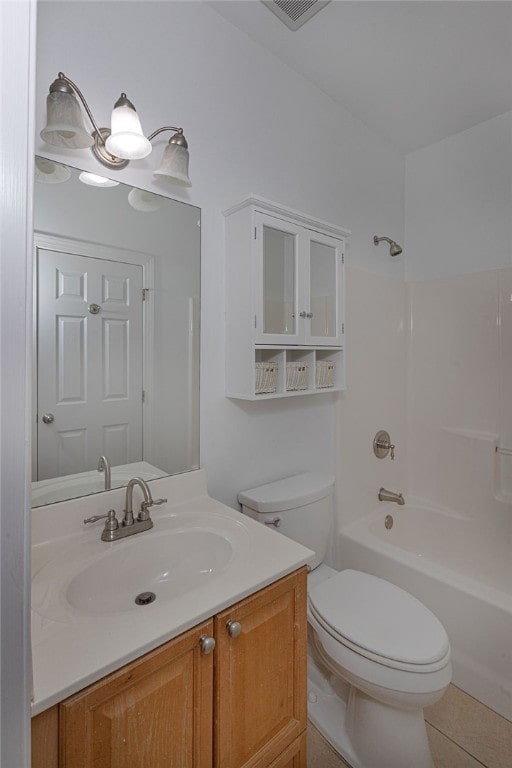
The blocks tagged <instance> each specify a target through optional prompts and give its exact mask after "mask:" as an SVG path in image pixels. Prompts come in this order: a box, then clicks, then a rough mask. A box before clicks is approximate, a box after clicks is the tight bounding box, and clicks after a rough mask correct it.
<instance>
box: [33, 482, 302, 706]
mask: <svg viewBox="0 0 512 768" xmlns="http://www.w3.org/2000/svg"><path fill="white" fill-rule="evenodd" d="M150 488H151V491H152V494H153V498H155V499H156V498H157V497H160V496H163V497H167V499H168V502H167V503H166V504H164V505H162V506H160V507H153V509H152V510H151V516H152V518H153V520H154V528H152V529H151V530H150V531H147V532H144V533H138V534H135V535H134V536H130V537H128V538H126V539H121V540H119V541H116V542H113V543H105V542H103V541H101V540H100V534H101V531H102V528H103V521H99V522H98V523H95V524H92V525H88V526H84V524H83V519H84V518H85V517H89V516H91V515H94V514H104V513H105V512H106V511H107V510H108V509H110V508H115V509H116V510H117V511H118V516H119V512H120V510H121V509H122V508H123V506H124V496H125V492H124V489H116V490H113V491H108V492H106V493H104V494H100V495H97V496H88V497H84V498H82V499H77V500H74V501H66V502H62V503H58V504H53V505H48V506H45V507H39V508H37V509H34V510H33V513H32V537H33V547H32V552H33V557H32V568H33V574H32V579H33V598H32V607H33V610H32V656H33V702H32V715H36V714H38V713H40V712H42V711H43V710H45V709H47V708H48V707H50V706H52V705H53V704H56V703H58V702H59V701H62V700H63V699H65V698H67V697H68V696H70V695H71V694H73V693H76V692H77V691H79V690H81V689H82V688H84V687H86V686H87V685H90V684H91V683H93V682H95V681H96V680H99V679H100V678H101V677H103V676H104V675H106V674H108V673H110V672H113V671H114V670H116V669H118V668H119V667H121V666H123V665H124V664H126V663H127V662H129V661H132V660H133V659H136V658H137V657H139V656H141V655H142V654H144V653H146V652H148V651H150V650H152V649H153V648H156V647H158V646H159V645H161V644H162V643H164V642H166V641H167V640H170V639H172V638H173V637H176V636H177V635H179V634H181V633H182V632H184V631H185V630H187V629H190V628H191V627H193V626H195V625H197V624H199V623H201V622H202V621H204V620H205V619H208V618H210V617H211V616H214V615H215V614H216V613H218V612H219V611H221V610H223V609H224V608H227V607H228V606H230V605H233V604H234V603H236V602H237V601H238V600H240V599H242V598H244V597H247V596H248V595H250V594H252V593H253V592H255V591H257V590H258V589H261V588H262V587H265V586H266V585H267V584H270V583H272V582H273V581H275V580H276V579H279V578H281V577H282V576H285V575H287V574H289V573H291V572H292V571H294V570H296V569H297V568H300V567H301V566H303V565H305V564H306V563H307V562H308V561H309V560H310V559H311V557H312V554H313V553H312V552H311V551H310V550H309V549H306V548H305V547H303V546H301V545H300V544H297V543H296V542H294V541H291V540H290V539H287V538H286V537H285V536H282V535H281V534H279V533H278V532H277V531H275V530H269V529H268V528H267V527H265V526H264V525H262V524H260V523H258V522H255V521H254V520H252V519H250V518H249V517H247V516H246V515H242V514H241V513H240V512H238V511H236V510H234V509H231V508H230V507H227V506H225V505H224V504H221V503H220V502H218V501H215V500H214V499H212V498H210V497H209V496H208V495H207V490H206V475H205V472H204V471H203V470H197V471H193V472H188V473H185V474H183V475H176V476H174V477H167V478H162V479H159V480H154V481H152V482H151V483H150ZM138 494H139V489H137V488H136V489H135V490H134V508H135V500H136V499H138V498H139V495H138ZM189 527H196V528H197V527H200V528H201V530H207V531H210V532H218V533H220V534H221V535H222V536H223V537H224V538H225V540H226V541H227V542H228V543H229V545H230V547H231V556H230V557H229V562H228V563H227V564H224V565H223V567H222V568H221V569H220V570H219V572H218V573H213V575H207V576H206V577H205V578H204V580H202V579H201V583H198V584H196V585H195V586H194V588H193V589H191V590H190V591H186V592H184V593H183V594H181V593H179V592H178V593H177V594H174V595H171V597H169V598H167V599H161V600H160V601H159V599H158V590H156V592H157V599H156V601H155V602H154V603H152V604H151V605H145V606H134V607H133V608H132V607H131V605H130V607H129V609H125V608H124V606H121V608H120V610H119V612H115V613H105V612H99V613H95V612H94V608H93V609H92V611H88V610H86V611H82V610H77V609H75V608H73V606H72V605H70V604H69V602H68V600H67V599H66V596H67V594H69V593H68V587H69V584H70V582H71V581H72V579H73V578H74V577H75V576H76V575H77V573H80V572H81V571H82V570H83V567H84V564H89V566H91V565H92V568H93V569H94V564H95V563H100V561H104V559H105V558H108V554H109V552H113V553H116V552H117V553H119V552H121V550H120V549H119V548H125V552H126V554H127V557H128V558H129V557H130V552H135V549H131V548H136V547H137V542H138V541H140V542H142V540H143V538H144V537H146V538H147V537H156V536H159V534H160V537H161V538H162V537H163V536H165V535H167V534H169V533H173V532H177V531H183V530H189ZM144 546H146V543H145V545H144ZM213 570H215V569H213ZM115 586H116V585H115V580H112V579H110V580H109V584H108V588H109V589H110V591H112V590H113V589H114V590H115ZM144 589H145V585H144V584H143V583H141V587H140V591H143V590H144ZM130 603H131V601H130Z"/></svg>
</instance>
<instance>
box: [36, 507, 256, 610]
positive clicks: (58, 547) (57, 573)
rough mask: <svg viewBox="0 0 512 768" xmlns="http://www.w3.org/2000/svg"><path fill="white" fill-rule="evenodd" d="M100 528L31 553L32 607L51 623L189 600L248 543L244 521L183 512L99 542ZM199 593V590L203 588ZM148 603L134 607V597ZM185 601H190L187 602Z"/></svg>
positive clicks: (223, 572) (224, 572)
mask: <svg viewBox="0 0 512 768" xmlns="http://www.w3.org/2000/svg"><path fill="white" fill-rule="evenodd" d="M101 530H102V524H100V525H99V526H97V527H96V529H95V530H94V529H92V528H91V529H87V531H84V532H83V533H82V534H77V535H76V536H71V537H68V538H64V539H61V540H56V541H54V542H48V543H46V544H43V545H41V546H40V547H34V548H33V550H32V609H33V610H34V611H36V613H38V614H39V615H40V616H42V617H44V618H46V619H50V620H53V621H65V622H69V621H76V620H79V621H80V620H82V621H85V620H87V619H88V618H89V619H90V618H91V617H94V616H96V617H98V618H101V617H103V618H105V619H106V618H108V617H109V616H115V615H119V614H126V613H127V612H132V611H135V612H137V615H139V616H141V615H147V612H149V611H151V606H164V605H166V604H167V603H169V602H170V601H172V600H174V599H175V598H176V599H184V598H186V599H187V600H188V599H189V598H188V596H189V594H190V593H192V592H194V591H195V593H196V594H197V591H198V590H201V589H202V588H203V587H204V588H206V589H209V588H211V587H210V586H209V585H211V584H212V583H214V582H215V580H216V579H218V578H219V577H221V576H223V575H224V576H225V578H229V569H230V568H231V567H232V566H233V564H234V563H235V562H237V561H238V560H239V557H240V554H241V553H242V552H243V551H245V550H246V547H247V545H248V543H249V536H248V533H247V529H246V525H245V521H244V520H243V518H242V519H240V520H238V519H236V520H234V519H231V518H230V517H228V516H226V515H223V514H216V513H210V514H208V515H205V514H200V513H194V512H190V513H188V514H186V515H171V516H169V517H163V518H162V517H161V518H159V519H155V526H154V528H152V529H151V530H149V531H146V532H144V533H138V534H135V535H133V536H129V537H127V538H125V539H122V540H120V541H116V542H113V543H105V542H103V541H101V540H100V533H101ZM203 591H204V590H203ZM148 592H150V593H154V597H153V599H152V600H151V602H150V603H146V602H144V601H143V602H142V604H140V603H136V602H135V599H136V598H137V597H139V596H140V595H141V593H148ZM191 599H192V598H191Z"/></svg>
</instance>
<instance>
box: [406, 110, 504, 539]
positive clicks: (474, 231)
mask: <svg viewBox="0 0 512 768" xmlns="http://www.w3.org/2000/svg"><path fill="white" fill-rule="evenodd" d="M511 211H512V112H508V113H506V114H504V115H501V116H499V117H496V118H494V119H492V120H488V121H486V122H485V123H481V124H480V125H477V126H475V127H474V128H471V129H469V130H467V131H464V132H462V133H459V134H457V135H455V136H452V137H450V138H448V139H446V140H445V141H442V142H439V143H438V144H434V145H432V146H430V147H427V148H425V149H422V150H420V151H418V152H415V153H413V154H411V155H409V156H408V157H407V173H406V221H407V232H406V250H407V279H408V281H409V282H408V294H409V302H410V311H411V320H410V341H409V368H408V377H409V382H408V390H409V400H408V445H409V455H410V462H409V466H410V472H409V488H410V491H411V493H414V494H415V495H417V496H420V497H423V498H426V499H428V500H430V501H431V502H434V503H436V504H438V505H440V506H442V507H447V508H450V509H455V510H458V511H460V512H464V513H468V514H470V515H472V516H473V517H474V518H475V519H476V520H478V521H479V522H481V523H482V525H486V526H488V525H489V522H490V520H491V519H492V518H491V513H494V518H493V519H494V520H495V521H496V522H498V521H499V520H501V521H502V522H503V524H504V525H505V528H504V529H503V528H500V527H499V525H498V526H497V527H494V529H493V528H492V527H491V529H489V530H488V532H490V533H491V534H493V535H500V534H499V533H498V531H499V530H501V531H502V535H511V536H512V527H510V511H509V510H510V508H509V507H508V504H510V503H512V459H511V458H510V457H509V456H507V457H505V456H502V457H500V456H499V454H496V453H495V446H496V445H497V444H500V445H503V446H505V447H512V408H511V405H510V392H511V391H512V356H511V350H512V303H511V296H512V239H511V238H512V229H511V227H510V213H511ZM505 505H507V506H505ZM507 507H508V509H507ZM507 519H508V523H507ZM507 526H508V531H509V534H507V533H506V532H505V531H506V529H507Z"/></svg>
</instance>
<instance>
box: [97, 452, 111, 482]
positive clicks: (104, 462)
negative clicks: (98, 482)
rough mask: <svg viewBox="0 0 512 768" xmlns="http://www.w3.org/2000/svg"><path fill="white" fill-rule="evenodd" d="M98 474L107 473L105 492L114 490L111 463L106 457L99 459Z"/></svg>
mask: <svg viewBox="0 0 512 768" xmlns="http://www.w3.org/2000/svg"><path fill="white" fill-rule="evenodd" d="M98 472H105V490H106V491H110V489H111V488H112V481H111V474H110V461H109V460H108V459H107V457H106V456H100V458H99V459H98Z"/></svg>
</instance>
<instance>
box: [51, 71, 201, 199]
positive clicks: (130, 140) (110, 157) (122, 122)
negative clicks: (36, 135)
mask: <svg viewBox="0 0 512 768" xmlns="http://www.w3.org/2000/svg"><path fill="white" fill-rule="evenodd" d="M77 97H78V98H79V99H80V101H81V102H82V104H83V106H84V109H85V111H86V113H87V115H88V117H89V120H90V122H91V124H92V126H93V128H94V131H93V132H92V134H90V133H89V132H88V131H87V130H86V127H85V125H84V120H83V114H82V110H81V109H80V104H79V102H78V101H77ZM46 111H47V123H46V126H45V127H44V128H43V130H42V131H41V134H40V136H41V138H42V139H43V141H45V142H46V143H47V144H51V145H52V146H54V147H64V148H66V149H84V148H87V147H90V149H91V150H92V153H93V155H94V156H95V157H96V159H97V160H99V161H100V163H102V164H103V165H105V166H106V167H107V168H110V169H113V170H121V168H125V167H126V166H127V165H128V163H129V161H130V160H139V159H142V158H143V157H146V156H147V155H149V153H150V152H151V141H152V140H153V139H154V138H155V137H156V136H158V134H160V133H162V132H163V131H173V135H172V136H171V138H170V140H169V143H168V145H167V147H166V148H165V152H164V156H163V158H162V164H161V166H160V167H159V168H158V169H157V170H156V171H155V174H154V175H155V176H157V177H162V176H163V177H166V178H168V179H171V180H172V181H174V182H175V183H177V184H181V185H182V186H185V187H190V186H192V183H191V181H190V178H189V175H188V162H189V154H188V144H187V140H186V138H185V136H184V135H183V128H176V127H174V126H163V127H162V128H158V129H157V130H156V131H153V133H151V134H150V135H149V136H148V137H147V138H146V137H145V136H144V134H143V133H142V128H141V124H140V120H139V117H138V115H137V112H136V110H135V107H134V106H133V104H132V103H131V101H130V100H129V99H128V98H127V96H126V94H125V93H122V94H121V96H120V98H119V99H118V100H117V101H116V103H115V104H114V109H113V110H112V118H111V128H110V129H109V128H99V127H98V124H97V123H96V120H95V119H94V116H93V114H92V112H91V110H90V108H89V105H88V103H87V101H86V100H85V97H84V95H83V93H82V92H81V90H80V89H79V88H78V86H77V85H76V84H75V83H74V82H73V81H72V80H70V79H69V77H66V75H65V74H64V73H63V72H59V75H58V77H57V79H56V80H54V81H53V83H52V84H51V85H50V92H49V94H48V98H47V101H46Z"/></svg>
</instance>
